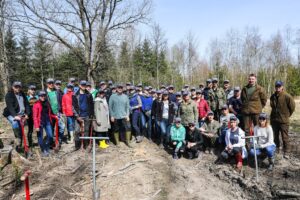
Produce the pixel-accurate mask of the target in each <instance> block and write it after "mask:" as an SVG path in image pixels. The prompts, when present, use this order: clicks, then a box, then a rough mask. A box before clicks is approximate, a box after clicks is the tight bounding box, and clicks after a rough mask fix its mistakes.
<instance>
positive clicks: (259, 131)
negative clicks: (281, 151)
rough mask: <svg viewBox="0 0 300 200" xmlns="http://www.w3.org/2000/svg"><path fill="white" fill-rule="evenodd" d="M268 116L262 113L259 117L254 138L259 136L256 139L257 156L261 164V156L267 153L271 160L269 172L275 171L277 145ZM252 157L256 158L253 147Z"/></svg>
mask: <svg viewBox="0 0 300 200" xmlns="http://www.w3.org/2000/svg"><path fill="white" fill-rule="evenodd" d="M267 119H268V115H267V114H266V113H260V114H259V117H258V125H256V126H255V127H254V136H258V138H256V139H255V144H256V155H257V156H258V160H259V162H261V156H260V155H261V154H262V153H265V154H266V155H267V157H268V159H269V167H268V169H269V170H273V167H274V160H275V159H274V154H275V150H276V145H275V143H274V137H273V130H272V127H271V126H270V125H269V123H268V121H267ZM250 156H254V149H253V147H252V148H251V150H250Z"/></svg>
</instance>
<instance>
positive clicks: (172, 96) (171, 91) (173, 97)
mask: <svg viewBox="0 0 300 200" xmlns="http://www.w3.org/2000/svg"><path fill="white" fill-rule="evenodd" d="M168 92H169V100H170V101H171V102H173V103H175V102H176V94H174V86H173V85H169V87H168Z"/></svg>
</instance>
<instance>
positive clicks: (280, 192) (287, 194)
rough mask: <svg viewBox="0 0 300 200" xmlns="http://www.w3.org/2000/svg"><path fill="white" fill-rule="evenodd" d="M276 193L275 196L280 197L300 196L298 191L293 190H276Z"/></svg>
mask: <svg viewBox="0 0 300 200" xmlns="http://www.w3.org/2000/svg"><path fill="white" fill-rule="evenodd" d="M276 194H277V196H279V197H281V198H295V197H300V193H298V192H294V191H286V190H277V191H276Z"/></svg>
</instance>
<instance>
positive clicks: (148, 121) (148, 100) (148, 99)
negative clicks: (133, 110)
mask: <svg viewBox="0 0 300 200" xmlns="http://www.w3.org/2000/svg"><path fill="white" fill-rule="evenodd" d="M149 91H150V88H149V87H148V86H146V87H145V88H144V92H143V95H141V100H142V114H141V122H142V132H144V133H146V137H147V138H148V140H149V141H152V116H151V110H152V104H153V98H152V96H151V94H150V92H149Z"/></svg>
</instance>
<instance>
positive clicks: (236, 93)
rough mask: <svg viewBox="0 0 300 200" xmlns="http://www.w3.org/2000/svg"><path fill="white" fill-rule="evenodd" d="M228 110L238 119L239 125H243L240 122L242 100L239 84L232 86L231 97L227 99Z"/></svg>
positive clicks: (241, 121)
mask: <svg viewBox="0 0 300 200" xmlns="http://www.w3.org/2000/svg"><path fill="white" fill-rule="evenodd" d="M228 107H229V111H230V112H231V113H233V114H234V115H235V116H236V117H237V118H238V119H239V121H240V123H239V126H240V127H243V125H242V123H243V120H242V113H241V107H242V100H241V88H240V87H239V86H236V87H234V89H233V97H231V98H230V99H229V100H228Z"/></svg>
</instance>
